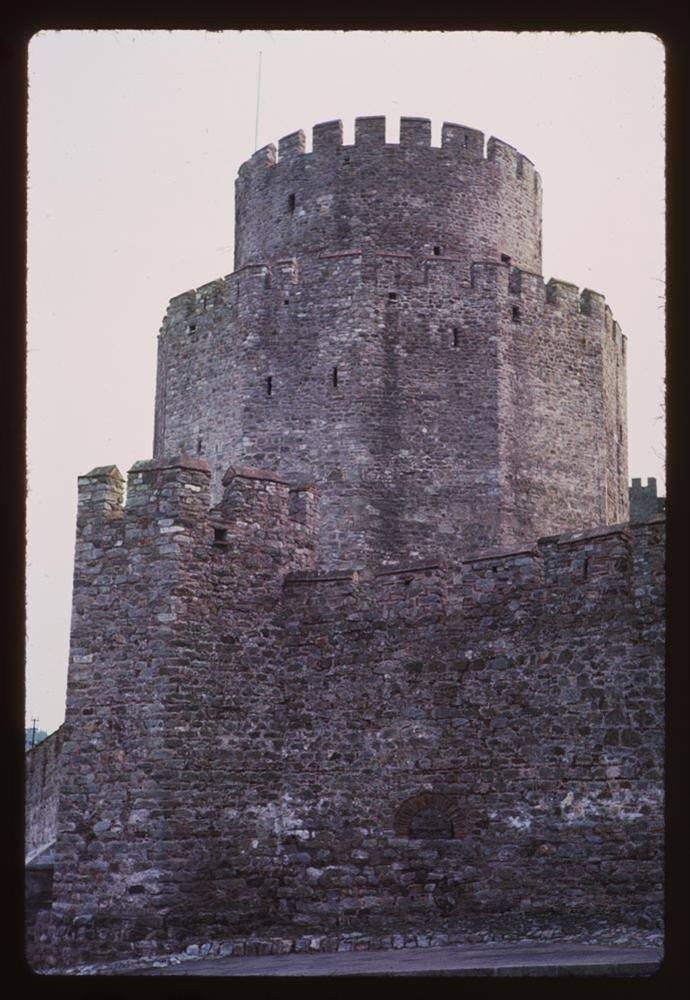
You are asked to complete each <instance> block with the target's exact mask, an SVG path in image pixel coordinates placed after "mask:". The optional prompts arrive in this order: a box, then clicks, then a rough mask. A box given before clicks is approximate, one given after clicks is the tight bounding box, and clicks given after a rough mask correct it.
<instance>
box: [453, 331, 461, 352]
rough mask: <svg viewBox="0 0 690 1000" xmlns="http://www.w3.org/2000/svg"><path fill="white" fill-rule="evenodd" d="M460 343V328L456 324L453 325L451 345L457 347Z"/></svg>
mask: <svg viewBox="0 0 690 1000" xmlns="http://www.w3.org/2000/svg"><path fill="white" fill-rule="evenodd" d="M459 343H460V329H459V327H457V326H454V327H453V347H457V346H458V344H459Z"/></svg>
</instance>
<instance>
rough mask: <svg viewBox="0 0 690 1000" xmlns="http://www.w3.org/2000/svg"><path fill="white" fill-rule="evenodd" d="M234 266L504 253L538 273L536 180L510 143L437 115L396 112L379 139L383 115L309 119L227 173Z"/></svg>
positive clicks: (478, 256)
mask: <svg viewBox="0 0 690 1000" xmlns="http://www.w3.org/2000/svg"><path fill="white" fill-rule="evenodd" d="M235 215H236V218H235V268H236V269H237V268H240V267H243V266H244V265H245V264H250V263H258V262H264V261H272V260H276V259H279V258H284V257H303V256H305V255H309V254H313V253H317V252H319V251H324V250H328V251H338V250H350V249H353V248H357V249H363V250H365V249H366V247H367V246H371V247H372V248H373V249H377V250H386V251H397V252H405V253H412V254H414V255H415V256H419V255H421V256H426V255H429V256H450V257H455V258H460V259H461V260H462V261H464V262H465V263H466V264H467V265H469V264H470V263H471V262H472V261H477V260H495V261H498V260H501V259H503V260H504V261H506V262H510V263H512V264H514V265H515V266H517V267H519V268H522V269H524V270H527V271H531V272H534V273H537V274H540V273H541V180H540V177H539V175H538V173H537V172H536V170H535V169H534V166H533V164H532V163H531V162H530V161H529V160H528V159H527V158H526V157H525V156H523V155H522V154H521V153H519V152H518V151H517V150H516V149H514V148H513V147H512V146H508V145H507V144H506V143H504V142H501V140H500V139H494V138H493V137H492V138H490V139H489V140H488V143H487V145H486V150H485V149H484V135H483V133H481V132H478V131H476V129H471V128H467V127H465V126H464V125H455V124H452V123H449V122H445V123H444V125H443V129H442V136H441V146H440V147H434V146H432V145H431V122H430V121H429V120H428V119H425V118H401V119H400V141H399V142H398V143H387V142H386V121H385V118H383V117H374V118H357V119H355V142H354V145H349V146H348V145H343V127H342V122H340V121H331V122H324V123H322V124H320V125H315V126H314V128H313V131H312V151H311V152H306V139H305V135H304V133H303V132H302V131H299V132H293V133H292V134H291V135H288V136H285V137H284V138H282V139H281V140H280V141H279V143H278V149H277V150H276V147H275V146H274V145H273V144H272V143H271V144H269V145H268V146H264V147H263V148H262V149H260V150H258V151H257V152H256V153H255V154H254V155H253V156H252V157H251V159H249V160H247V161H246V163H244V164H243V165H242V166H241V168H240V171H239V176H238V178H237V181H236V197H235Z"/></svg>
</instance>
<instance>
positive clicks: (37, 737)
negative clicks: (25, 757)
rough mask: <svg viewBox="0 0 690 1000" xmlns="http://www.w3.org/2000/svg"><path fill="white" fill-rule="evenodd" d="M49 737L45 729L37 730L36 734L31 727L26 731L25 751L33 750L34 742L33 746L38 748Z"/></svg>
mask: <svg viewBox="0 0 690 1000" xmlns="http://www.w3.org/2000/svg"><path fill="white" fill-rule="evenodd" d="M47 735H48V733H46V732H45V731H44V730H43V729H37V730H36V731H35V732H34V730H33V729H32V727H31V726H29V727H28V729H25V730H24V750H30V749H31V745H32V740H33V745H34V746H38V744H39V743H41V742H42V741H43V740H44V739H45V738H46V736H47Z"/></svg>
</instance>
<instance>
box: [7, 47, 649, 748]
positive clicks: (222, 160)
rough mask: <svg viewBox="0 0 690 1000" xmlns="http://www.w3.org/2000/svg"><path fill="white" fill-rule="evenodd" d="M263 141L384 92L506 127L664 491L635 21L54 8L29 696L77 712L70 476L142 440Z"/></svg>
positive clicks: (46, 125) (31, 712) (38, 317)
mask: <svg viewBox="0 0 690 1000" xmlns="http://www.w3.org/2000/svg"><path fill="white" fill-rule="evenodd" d="M259 51H261V52H262V53H263V55H262V74H261V96H260V105H259V127H258V146H263V145H265V144H266V143H268V142H275V143H277V141H278V139H279V138H280V137H281V136H283V135H286V134H288V133H289V132H293V131H295V130H296V129H299V128H302V129H304V131H305V133H306V134H307V148H308V149H309V148H310V141H311V126H312V125H313V124H315V123H317V122H321V121H328V120H331V119H333V118H341V119H342V120H343V125H344V132H345V142H352V140H353V134H354V119H355V117H357V116H360V115H386V118H387V138H388V141H389V142H392V141H396V140H397V137H398V128H399V119H400V116H420V117H425V118H430V119H431V121H432V142H433V143H434V144H438V143H439V142H440V134H441V125H442V123H443V122H444V121H450V122H457V123H459V124H462V125H467V126H469V127H471V128H476V129H479V130H481V131H483V132H484V133H485V135H486V137H487V139H488V137H489V136H490V135H495V136H496V137H497V138H499V139H503V140H504V141H505V142H508V143H510V144H511V145H513V146H515V147H516V148H517V149H518V150H520V152H521V153H523V154H524V155H525V156H527V157H528V158H529V159H530V160H532V161H533V162H534V164H535V166H536V168H537V170H538V171H539V173H540V174H541V178H542V182H543V191H544V204H543V217H544V241H543V245H544V276H545V278H546V279H547V280H548V278H549V277H555V278H560V279H562V280H565V281H570V282H573V283H574V284H576V285H579V286H580V288H584V287H586V288H591V289H593V290H594V291H597V292H601V293H603V294H604V295H605V296H606V299H607V302H608V303H609V305H610V306H611V309H612V310H613V314H614V317H615V318H616V319H617V320H618V322H619V323H620V324H621V327H622V329H623V332H624V333H625V334H626V335H627V337H628V427H629V439H630V444H629V471H630V475H631V476H640V477H642V478H643V479H645V478H646V477H647V476H656V477H657V479H658V481H659V492H660V494H662V495H663V493H664V491H665V479H664V468H663V462H664V427H663V412H662V396H663V378H664V306H663V302H664V299H663V295H664V252H665V251H664V176H663V172H664V90H663V87H664V83H663V76H664V50H663V46H662V44H661V42H660V41H659V40H658V39H657V38H655V37H654V36H653V35H649V34H642V33H600V34H599V33H580V34H565V33H560V32H556V33H551V32H543V33H520V34H513V33H505V32H501V33H497V32H479V33H477V32H446V33H441V32H385V33H379V32H330V31H329V32H293V31H290V32H284V31H275V32H266V31H261V32H259V31H245V32H232V31H231V32H222V33H205V32H201V31H172V32H165V31H150V32H139V31H116V32H115V31H99V32H90V31H63V32H41V33H39V34H38V35H36V36H35V37H34V38H33V39H32V41H31V44H30V48H29V136H28V143H29V180H28V184H29V206H28V207H29V221H28V261H29V275H28V355H27V367H28V426H27V434H28V470H29V494H28V505H27V524H28V542H27V559H28V566H27V616H28V617H27V636H28V638H27V691H26V694H27V719H28V720H30V719H31V718H33V717H36V718H37V719H38V726H39V728H42V729H45V730H47V731H48V732H51V731H52V730H54V729H55V728H57V726H59V725H60V723H61V722H62V721H63V718H64V700H65V684H66V677H67V656H68V641H69V618H70V607H71V586H72V563H73V549H74V535H75V516H76V491H77V476H79V475H83V474H84V473H85V472H88V471H89V469H91V468H93V467H94V466H97V465H110V464H115V465H117V466H118V467H119V468H120V470H121V471H122V472H123V473H124V472H126V470H127V469H129V468H130V467H131V465H132V464H133V463H134V462H135V461H136V460H137V459H141V458H149V457H150V456H151V451H152V437H153V403H154V391H155V361H156V338H157V334H158V329H159V326H160V324H161V321H162V318H163V315H164V313H165V309H166V306H167V302H168V300H169V299H170V298H171V297H172V296H174V295H177V294H179V293H180V292H183V291H186V290H187V289H190V288H195V287H197V286H199V285H201V284H204V283H205V282H207V281H210V280H212V279H213V278H217V277H220V276H222V275H224V274H228V273H230V272H231V271H232V268H233V221H234V202H233V185H234V179H235V176H236V173H237V170H238V168H239V166H240V164H241V163H242V162H243V161H244V160H245V159H247V157H249V156H250V155H251V154H252V152H253V150H254V134H255V120H256V94H257V67H258V54H259Z"/></svg>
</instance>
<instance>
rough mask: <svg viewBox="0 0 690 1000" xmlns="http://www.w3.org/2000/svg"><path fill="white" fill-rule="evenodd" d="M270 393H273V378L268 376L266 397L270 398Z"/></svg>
mask: <svg viewBox="0 0 690 1000" xmlns="http://www.w3.org/2000/svg"><path fill="white" fill-rule="evenodd" d="M272 392H273V376H272V375H269V376H268V377H267V378H266V395H267V396H270V395H271V393H272Z"/></svg>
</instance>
